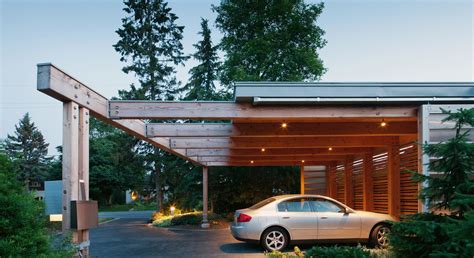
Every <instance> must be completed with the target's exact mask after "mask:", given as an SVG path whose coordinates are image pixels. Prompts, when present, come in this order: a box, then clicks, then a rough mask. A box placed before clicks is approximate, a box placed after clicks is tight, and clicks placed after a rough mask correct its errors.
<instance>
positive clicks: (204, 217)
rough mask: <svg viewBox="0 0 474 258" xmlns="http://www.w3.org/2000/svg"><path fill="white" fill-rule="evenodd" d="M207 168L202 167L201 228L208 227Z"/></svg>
mask: <svg viewBox="0 0 474 258" xmlns="http://www.w3.org/2000/svg"><path fill="white" fill-rule="evenodd" d="M207 187H208V168H207V167H203V168H202V223H201V227H202V228H209V226H210V225H209V221H208V220H207V212H208V209H207V205H208V193H207Z"/></svg>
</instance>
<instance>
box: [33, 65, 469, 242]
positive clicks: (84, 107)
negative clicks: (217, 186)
mask: <svg viewBox="0 0 474 258" xmlns="http://www.w3.org/2000/svg"><path fill="white" fill-rule="evenodd" d="M37 87H38V90H39V91H41V92H43V93H45V94H47V95H49V96H52V97H54V98H56V99H58V100H60V101H62V102H63V103H64V104H63V121H64V122H63V202H62V205H63V230H69V229H70V228H71V225H70V212H71V204H70V201H71V200H88V198H89V197H88V166H89V165H88V161H89V160H88V159H89V155H88V138H89V137H88V131H89V127H88V119H89V116H90V115H93V116H95V117H97V118H99V119H101V120H102V121H104V122H106V123H108V124H111V125H113V126H115V127H118V128H121V129H123V130H124V131H126V132H128V133H129V134H131V135H134V136H136V137H138V138H140V139H142V140H144V141H147V142H149V143H151V144H153V145H155V146H157V147H158V148H161V149H163V150H165V151H168V152H170V153H172V154H175V155H177V156H179V157H181V158H183V159H186V160H188V161H189V162H192V163H194V164H195V165H197V166H201V167H202V168H203V172H202V173H203V179H202V180H203V198H204V200H203V203H204V204H207V203H208V202H207V198H208V195H207V191H208V189H207V180H208V176H209V173H208V168H209V167H215V166H299V167H300V174H299V175H295V176H298V177H300V178H301V192H302V193H315V194H324V195H328V196H331V197H333V198H335V199H337V200H339V201H342V202H344V203H346V204H347V205H348V206H350V207H353V208H355V209H361V210H368V211H375V212H381V213H388V214H391V215H393V216H396V217H399V216H400V215H401V214H410V213H415V212H418V211H422V210H423V209H426V207H424V206H423V204H422V203H420V202H419V201H418V199H417V194H418V191H419V188H420V187H421V186H420V185H417V184H414V183H412V182H411V181H410V175H409V174H406V173H402V172H404V171H405V170H407V169H409V170H413V171H418V172H419V173H424V174H427V175H428V174H430V172H429V171H428V169H427V165H426V164H427V163H428V161H429V159H430V157H427V156H426V155H422V153H421V148H419V146H418V144H417V142H439V141H442V140H445V139H448V138H450V136H453V135H454V132H453V131H452V130H451V128H452V127H453V125H450V124H442V123H441V120H442V118H443V117H444V115H443V114H441V108H445V109H448V110H453V111H454V110H457V109H458V108H460V107H466V108H467V107H474V104H473V103H474V84H473V83H276V82H238V83H235V99H234V101H229V102H162V101H129V100H120V101H117V100H108V99H106V98H105V97H103V96H102V95H100V94H99V93H97V92H96V91H94V90H93V89H92V88H90V87H88V86H86V85H84V84H83V83H81V82H80V81H79V80H77V79H75V78H73V77H72V76H70V75H68V74H66V73H65V72H63V71H62V70H60V69H58V68H57V67H55V66H54V65H51V64H39V65H38V85H37ZM99 87H100V85H99ZM148 119H154V120H174V121H176V122H174V123H147V122H146V121H147V120H148ZM179 120H189V121H193V123H180V122H179ZM213 121H214V122H213ZM215 121H219V122H215ZM221 121H225V122H221ZM211 176H212V175H211ZM203 212H204V214H206V213H207V205H204V209H203ZM203 226H208V224H207V221H206V216H204V221H203ZM73 238H74V241H75V242H77V243H81V242H86V241H87V240H88V231H87V230H73Z"/></svg>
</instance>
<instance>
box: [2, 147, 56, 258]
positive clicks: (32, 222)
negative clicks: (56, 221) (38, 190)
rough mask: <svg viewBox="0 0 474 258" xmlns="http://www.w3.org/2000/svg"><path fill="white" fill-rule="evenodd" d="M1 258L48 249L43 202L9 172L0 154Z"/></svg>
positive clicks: (43, 253)
mask: <svg viewBox="0 0 474 258" xmlns="http://www.w3.org/2000/svg"><path fill="white" fill-rule="evenodd" d="M0 182H1V183H0V257H11V256H12V257H19V256H21V257H34V256H41V255H47V254H48V253H49V252H50V249H51V247H50V241H49V235H48V232H47V230H46V225H45V221H46V219H45V214H44V205H43V203H42V202H40V201H37V200H35V198H34V196H33V194H31V193H28V192H26V190H25V187H24V186H22V185H21V183H20V182H19V181H18V180H17V179H16V176H15V174H14V173H12V166H11V163H10V162H9V160H8V159H7V158H6V157H5V156H4V155H1V154H0Z"/></svg>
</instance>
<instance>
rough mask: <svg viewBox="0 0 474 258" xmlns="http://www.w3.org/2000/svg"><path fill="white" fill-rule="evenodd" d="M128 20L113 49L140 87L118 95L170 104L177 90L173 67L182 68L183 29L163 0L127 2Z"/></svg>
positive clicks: (124, 20)
mask: <svg viewBox="0 0 474 258" xmlns="http://www.w3.org/2000/svg"><path fill="white" fill-rule="evenodd" d="M124 4H125V8H124V9H123V10H124V11H125V12H126V13H127V15H128V16H126V17H125V18H123V19H122V28H120V29H118V30H117V34H118V35H119V36H120V40H119V41H118V42H117V43H116V44H115V45H114V48H115V50H116V51H117V52H118V53H120V55H121V56H122V57H121V58H120V61H122V62H126V63H127V65H126V66H125V67H124V68H123V71H124V72H125V73H129V72H133V73H134V74H135V75H136V77H137V78H138V81H139V82H140V87H139V88H136V87H135V86H134V85H132V86H131V90H130V91H120V92H119V95H120V96H122V97H126V98H127V99H148V100H172V99H174V97H175V94H176V92H177V90H178V88H177V87H178V82H177V80H176V77H175V72H176V71H175V66H176V65H180V64H183V63H184V61H185V60H186V59H188V57H187V56H185V55H184V54H183V45H182V44H181V39H182V38H183V35H182V33H183V29H184V26H178V25H176V23H175V22H176V20H177V19H178V16H176V14H174V13H172V12H171V8H170V7H168V4H167V3H166V2H165V1H163V0H126V1H125V2H124Z"/></svg>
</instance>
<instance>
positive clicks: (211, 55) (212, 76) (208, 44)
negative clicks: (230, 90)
mask: <svg viewBox="0 0 474 258" xmlns="http://www.w3.org/2000/svg"><path fill="white" fill-rule="evenodd" d="M199 34H200V35H201V36H202V40H200V41H199V42H198V43H196V44H194V45H193V46H194V47H195V48H196V53H194V54H193V57H194V59H196V60H197V61H199V64H198V65H197V66H195V67H193V68H191V70H190V71H189V73H190V75H191V77H190V78H189V82H188V83H187V84H186V85H185V87H184V88H183V90H184V91H187V94H186V96H185V98H184V99H185V100H217V99H220V97H219V96H218V93H217V88H216V85H215V81H216V80H217V79H218V73H219V67H220V65H221V64H220V62H219V57H218V55H217V49H218V46H213V45H212V39H211V30H210V29H209V25H208V20H206V19H201V31H200V32H199Z"/></svg>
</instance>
